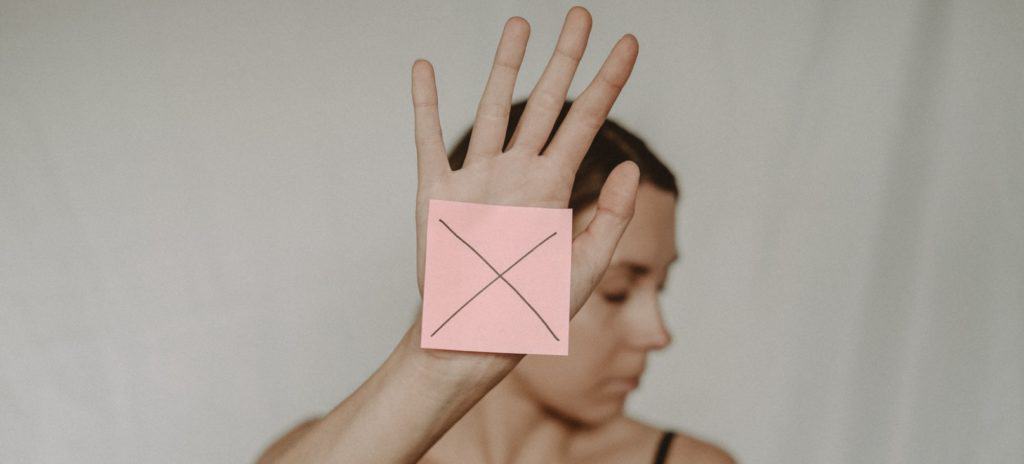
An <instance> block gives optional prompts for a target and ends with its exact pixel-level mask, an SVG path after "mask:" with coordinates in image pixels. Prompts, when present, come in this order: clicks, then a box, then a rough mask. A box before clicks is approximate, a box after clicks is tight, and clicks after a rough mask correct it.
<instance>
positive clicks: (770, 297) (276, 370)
mask: <svg viewBox="0 0 1024 464" xmlns="http://www.w3.org/2000/svg"><path fill="white" fill-rule="evenodd" d="M569 6H570V4H569V3H561V4H551V3H546V2H543V3H542V2H529V3H524V4H515V3H514V2H502V3H500V4H499V3H495V4H493V5H490V6H479V5H476V4H475V3H469V2H467V3H452V4H447V3H444V4H442V3H437V2H417V3H410V4H407V5H406V4H394V5H391V6H377V5H374V4H373V3H370V2H366V3H361V4H354V3H353V4H348V3H343V2H253V1H235V2H203V1H192V2H152V1H144V2H71V1H67V2H40V1H32V2H16V1H12V0H2V1H0V461H3V462H238V461H245V460H248V459H251V458H253V457H254V456H255V455H256V454H257V453H258V452H259V451H260V449H261V448H262V447H263V446H264V445H265V444H266V443H267V442H268V441H269V440H271V439H272V438H273V437H274V436H275V435H277V434H279V433H280V432H282V431H283V430H285V429H286V428H287V427H289V426H290V425H291V424H292V423H294V422H295V421H298V420H300V419H302V418H304V417H306V416H308V415H312V414H316V413H321V412H324V411H326V410H328V409H329V408H330V407H332V406H333V405H334V404H335V403H336V402H337V401H338V400H340V399H341V398H343V397H344V396H345V395H346V394H347V393H348V392H349V391H350V390H351V389H353V388H354V387H355V386H356V385H358V383H359V382H360V381H361V380H362V379H363V378H365V377H366V376H367V375H369V374H370V373H371V372H372V370H373V369H374V368H375V367H376V365H377V364H378V363H379V362H380V361H381V360H382V359H383V357H384V356H385V355H386V354H387V353H388V351H389V350H390V348H391V347H392V346H393V344H394V342H395V341H396V340H397V339H398V338H399V336H400V335H401V333H402V330H403V329H404V328H405V327H406V326H407V324H408V323H409V322H410V320H411V318H412V314H413V311H414V307H415V304H416V297H417V293H416V290H415V283H414V279H415V270H414V267H413V256H414V252H415V249H414V229H413V216H412V212H413V198H414V192H415V160H414V157H415V155H414V151H413V144H412V126H411V123H412V117H411V109H410V102H409V99H410V98H409V90H408V89H409V72H410V66H411V64H412V62H413V60H414V59H415V58H417V57H425V58H428V59H430V60H431V61H432V62H433V63H434V65H435V67H436V69H437V74H438V80H439V86H440V98H441V110H442V117H443V121H444V128H445V130H446V134H447V141H448V142H449V144H451V143H453V142H454V141H455V139H456V138H457V137H458V135H460V133H461V131H462V130H463V129H464V128H465V127H466V126H467V125H468V124H469V123H470V121H471V117H472V114H473V111H474V109H475V104H476V99H477V98H478V97H479V93H480V91H481V90H482V88H483V83H484V79H485V78H486V75H487V71H488V69H489V65H490V60H491V56H492V54H493V49H494V46H495V44H496V42H497V37H498V34H499V32H500V29H501V25H502V22H503V21H504V19H505V18H507V17H509V16H512V15H522V16H524V17H525V18H527V19H528V20H529V21H530V22H531V24H532V26H533V35H532V41H531V43H530V51H529V52H528V54H527V61H526V63H525V69H524V71H523V72H522V74H521V79H520V82H521V84H520V86H519V88H518V91H517V94H518V95H521V96H525V95H526V94H527V93H528V91H529V89H530V88H531V87H532V84H533V83H534V82H535V81H536V78H537V77H538V76H539V74H540V71H541V69H542V67H543V65H544V64H545V62H546V59H547V56H548V53H549V52H550V50H551V47H552V46H553V44H554V40H555V37H556V35H557V32H558V28H559V26H560V24H561V21H562V18H563V15H564V13H565V12H566V11H567V9H568V7H569ZM586 6H588V7H589V8H590V10H591V12H592V14H593V16H594V21H595V24H594V32H593V35H592V37H591V40H590V48H589V49H588V54H587V56H586V58H585V59H584V61H583V63H582V66H581V69H580V72H579V76H581V77H580V78H579V79H577V82H576V84H575V85H574V87H573V92H572V93H573V95H575V94H576V93H577V92H578V91H579V90H580V89H582V87H583V85H585V84H586V82H587V80H588V79H587V78H589V76H592V75H593V73H594V72H595V71H596V69H597V67H598V65H599V64H600V61H601V59H602V58H603V56H604V55H605V54H606V53H607V51H608V50H609V48H610V46H611V44H612V43H613V42H614V40H615V39H617V38H618V37H619V36H621V35H622V34H623V33H626V32H632V33H634V34H636V35H637V36H638V38H639V40H640V43H641V51H640V58H639V62H638V64H637V68H636V70H635V72H634V74H633V77H632V80H631V82H630V84H629V86H628V87H627V89H626V91H625V92H624V94H623V95H622V97H621V98H620V101H619V103H618V104H617V105H616V107H615V109H614V110H613V114H612V116H613V117H614V118H616V119H617V120H619V121H621V122H622V123H623V124H624V125H625V126H627V127H629V128H632V129H634V130H635V131H636V132H637V133H638V134H640V135H641V136H642V137H644V138H646V139H647V140H648V141H649V142H650V145H651V146H652V147H653V148H654V149H655V150H656V151H657V152H659V153H661V154H662V156H663V157H664V158H665V159H666V161H667V162H668V164H669V165H670V166H671V167H672V168H673V169H675V170H676V171H677V172H678V173H679V174H680V175H681V177H682V180H683V183H684V186H685V187H684V188H685V195H686V200H685V203H684V205H683V209H682V223H681V224H682V227H681V229H680V241H681V244H682V247H683V251H684V255H685V257H684V260H683V262H682V264H681V266H680V267H679V268H677V269H676V270H675V272H674V274H673V275H672V278H671V282H670V284H669V290H668V291H667V294H666V297H665V298H666V299H665V304H666V306H667V308H668V313H669V315H668V320H669V322H670V324H671V326H672V328H673V331H674V334H675V340H676V343H675V345H674V346H673V347H672V348H671V349H670V350H668V351H666V352H663V353H661V354H659V355H658V356H656V357H655V359H654V360H653V362H652V369H651V370H650V376H649V377H648V378H646V379H645V385H644V386H643V388H642V389H641V391H639V392H638V393H637V395H636V397H635V398H634V399H633V400H631V403H630V405H629V406H630V409H631V410H632V411H633V412H634V413H635V414H636V415H638V416H640V417H643V418H646V419H648V420H651V421H655V422H657V423H659V424H662V425H666V426H668V425H671V426H675V427H678V428H681V429H684V430H689V431H691V432H693V433H697V434H699V435H702V436H706V437H709V438H712V439H715V440H716V441H718V442H720V443H723V444H725V445H726V447H727V448H729V449H730V450H731V451H732V452H733V454H735V455H736V456H737V457H738V458H740V459H741V460H742V461H746V462H832V463H845V462H849V463H854V462H858V463H859V462H992V463H996V462H1022V461H1024V362H1022V361H1021V358H1022V356H1024V182H1022V175H1024V169H1022V168H1024V149H1022V146H1024V143H1022V142H1024V136H1022V133H1024V131H1022V127H1024V88H1022V84H1021V83H1022V82H1024V32H1022V31H1024V28H1022V27H1021V25H1022V24H1024V4H1022V3H1020V2H1010V1H1007V2H923V1H912V2H774V3H769V2H742V3H741V2H665V3H644V4H633V5H629V6H626V5H623V4H621V3H620V2H610V1H607V2H588V3H586Z"/></svg>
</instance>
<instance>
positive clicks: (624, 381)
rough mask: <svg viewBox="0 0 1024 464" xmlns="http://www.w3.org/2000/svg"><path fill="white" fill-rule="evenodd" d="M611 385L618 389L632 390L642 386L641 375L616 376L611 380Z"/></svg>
mask: <svg viewBox="0 0 1024 464" xmlns="http://www.w3.org/2000/svg"><path fill="white" fill-rule="evenodd" d="M608 383H609V385H610V387H611V388H612V389H613V390H617V391H627V392H628V391H632V390H636V388H637V387H639V386H640V376H632V377H616V378H613V379H611V380H610V381H609V382H608Z"/></svg>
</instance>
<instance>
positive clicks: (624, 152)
mask: <svg viewBox="0 0 1024 464" xmlns="http://www.w3.org/2000/svg"><path fill="white" fill-rule="evenodd" d="M571 105H572V101H571V100H570V101H566V102H565V104H563V105H562V111H561V113H559V115H558V118H557V119H556V120H555V126H554V128H553V129H552V130H551V135H550V136H549V137H548V140H547V142H545V143H544V147H545V148H547V145H548V144H549V143H551V139H552V138H553V137H554V134H555V133H556V132H557V131H558V127H559V126H560V125H561V124H562V121H563V120H564V119H565V116H566V115H567V114H568V113H569V107H570V106H571ZM525 108H526V101H525V100H524V101H520V102H518V103H516V104H514V105H512V108H511V111H510V113H509V118H508V129H507V130H506V132H505V143H504V144H503V146H506V145H508V142H509V139H511V138H512V132H513V131H515V128H516V125H518V124H519V118H520V117H521V116H522V114H523V110H524V109H525ZM472 132H473V129H472V128H470V129H469V130H467V131H466V133H465V134H464V135H463V136H462V138H461V139H459V142H458V143H456V144H455V147H454V148H452V150H451V153H449V155H448V163H449V164H450V165H451V167H452V169H453V170H456V169H460V168H462V163H463V161H465V160H466V151H467V150H468V149H469V138H470V136H471V135H472ZM626 160H630V161H633V162H634V163H636V165H637V166H638V167H639V168H640V182H649V183H651V184H653V185H654V186H655V187H658V188H660V189H662V190H665V191H667V192H670V193H672V194H673V195H675V196H676V197H678V196H679V187H678V186H677V185H676V177H675V176H674V175H673V174H672V171H670V170H669V169H668V167H667V166H665V164H664V163H662V162H661V160H659V159H658V157H657V156H655V155H654V153H653V152H651V150H650V149H648V148H647V145H646V144H645V143H644V142H643V140H640V138H639V137H637V136H636V135H633V134H632V133H631V132H629V131H627V130H626V129H623V128H622V126H620V125H619V124H617V123H616V122H615V121H613V120H611V119H606V120H605V122H604V124H603V125H602V126H601V129H600V130H598V132H597V135H596V136H595V137H594V141H593V143H591V144H590V148H589V149H588V150H587V154H586V156H584V157H583V161H582V162H580V167H579V170H577V171H576V179H575V180H574V181H573V185H572V195H571V196H570V197H569V207H570V208H572V209H574V210H578V209H580V208H585V207H587V206H589V205H591V204H592V203H594V202H596V201H597V196H598V195H599V194H600V193H601V186H602V185H604V181H605V179H607V178H608V174H610V173H611V172H612V169H614V168H615V166H618V165H619V163H621V162H623V161H626Z"/></svg>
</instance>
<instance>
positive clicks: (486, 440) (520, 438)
mask: <svg viewBox="0 0 1024 464" xmlns="http://www.w3.org/2000/svg"><path fill="white" fill-rule="evenodd" d="M570 432H571V426H570V425H569V424H567V423H566V422H564V421H563V420H562V419H560V418H558V417H556V416H554V415H552V414H550V413H549V412H547V411H546V410H545V409H544V408H543V407H542V405H541V404H540V403H539V402H538V401H536V400H535V399H533V398H532V397H531V396H530V394H529V393H528V392H527V391H526V389H525V388H524V387H523V385H522V384H520V383H519V382H518V381H517V380H516V379H515V375H510V376H508V377H506V378H505V380H503V381H502V382H501V383H499V384H498V385H497V386H496V387H494V389H493V390H491V391H490V392H489V393H487V395H486V396H484V397H483V399H481V400H480V402H479V403H477V404H476V405H475V406H474V407H473V408H472V409H470V410H469V412H468V413H466V415H465V416H463V418H462V419H460V420H459V422H457V423H456V424H455V426H454V427H452V428H451V429H450V430H449V431H448V432H447V433H446V434H445V435H444V437H442V438H441V440H440V441H438V442H437V443H436V444H435V445H434V447H433V448H432V449H431V450H430V452H429V453H428V454H427V456H426V458H427V459H426V462H435V461H436V462H489V463H512V462H565V461H566V460H567V459H566V458H567V452H568V448H569V438H570Z"/></svg>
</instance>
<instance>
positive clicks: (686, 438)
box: [629, 419, 736, 464]
mask: <svg viewBox="0 0 1024 464" xmlns="http://www.w3.org/2000/svg"><path fill="white" fill-rule="evenodd" d="M629 421H630V422H631V423H632V424H631V427H632V428H633V429H634V430H636V431H637V433H640V434H644V435H647V436H652V435H653V436H655V437H657V438H656V440H657V442H660V441H661V438H662V436H663V434H664V430H662V429H661V428H659V427H655V426H653V425H650V424H647V423H644V422H640V421H637V420H633V419H629ZM665 462H666V464H736V460H735V459H733V458H732V456H731V455H729V453H728V452H727V451H725V450H724V449H722V448H721V447H719V446H718V445H716V444H714V443H711V442H710V441H706V440H704V439H701V438H698V437H696V436H693V435H690V434H688V433H685V432H682V431H676V433H675V437H674V438H673V439H672V443H671V444H670V445H669V448H668V455H667V457H666V459H665Z"/></svg>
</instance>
